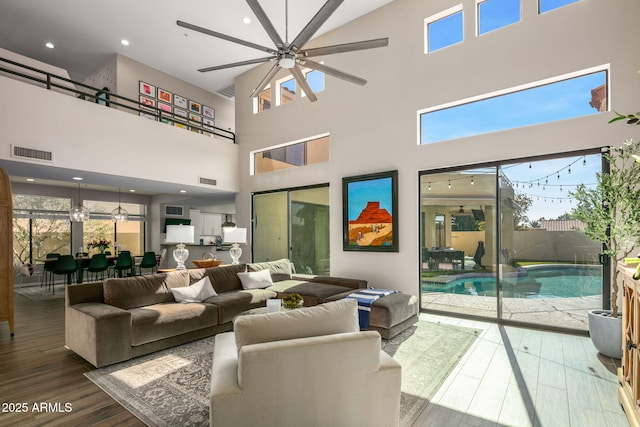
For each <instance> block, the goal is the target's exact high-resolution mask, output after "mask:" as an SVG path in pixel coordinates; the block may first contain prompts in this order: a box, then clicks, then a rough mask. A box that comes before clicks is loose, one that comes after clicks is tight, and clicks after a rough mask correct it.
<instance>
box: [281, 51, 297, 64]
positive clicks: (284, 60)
mask: <svg viewBox="0 0 640 427" xmlns="http://www.w3.org/2000/svg"><path fill="white" fill-rule="evenodd" d="M278 65H279V66H280V67H282V68H293V66H294V65H296V56H295V55H293V54H291V53H283V54H282V55H281V56H280V59H278Z"/></svg>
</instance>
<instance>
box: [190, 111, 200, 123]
mask: <svg viewBox="0 0 640 427" xmlns="http://www.w3.org/2000/svg"><path fill="white" fill-rule="evenodd" d="M189 120H191V121H192V122H198V123H200V122H201V121H202V116H199V115H197V114H193V113H189Z"/></svg>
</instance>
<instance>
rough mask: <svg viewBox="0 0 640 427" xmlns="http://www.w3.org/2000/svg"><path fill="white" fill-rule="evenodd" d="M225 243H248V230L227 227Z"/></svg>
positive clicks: (224, 229)
mask: <svg viewBox="0 0 640 427" xmlns="http://www.w3.org/2000/svg"><path fill="white" fill-rule="evenodd" d="M222 230H223V231H224V243H247V229H246V228H238V227H225V228H223V229H222Z"/></svg>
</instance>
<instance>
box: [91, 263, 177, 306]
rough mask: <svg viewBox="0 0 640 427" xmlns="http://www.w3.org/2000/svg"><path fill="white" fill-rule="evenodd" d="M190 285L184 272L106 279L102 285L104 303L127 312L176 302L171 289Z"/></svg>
mask: <svg viewBox="0 0 640 427" xmlns="http://www.w3.org/2000/svg"><path fill="white" fill-rule="evenodd" d="M187 285H189V276H188V274H187V273H185V272H183V271H173V272H171V273H160V274H149V275H147V276H135V277H122V278H120V277H118V278H109V279H106V280H105V281H104V283H103V285H102V287H103V291H104V302H105V303H106V304H109V305H113V306H115V307H119V308H122V309H125V310H128V309H130V308H136V307H144V306H145V305H152V304H161V303H166V302H175V300H174V298H173V294H172V293H171V291H170V290H169V289H171V288H173V287H183V286H187Z"/></svg>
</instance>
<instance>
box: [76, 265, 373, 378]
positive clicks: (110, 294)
mask: <svg viewBox="0 0 640 427" xmlns="http://www.w3.org/2000/svg"><path fill="white" fill-rule="evenodd" d="M238 273H240V274H238ZM207 282H208V283H210V288H212V290H213V293H211V289H209V285H207V284H206V283H207ZM203 286H204V287H203ZM366 286H367V282H366V281H364V280H356V279H344V278H336V277H317V276H297V275H295V274H294V273H293V271H292V267H291V263H290V262H289V261H288V260H286V259H285V260H278V261H274V262H269V263H255V264H239V265H230V266H221V267H216V268H201V269H189V270H182V271H174V272H170V273H159V274H151V275H146V276H137V277H125V278H108V279H106V280H104V281H103V282H97V283H86V284H79V285H70V286H67V289H66V296H65V298H66V301H65V343H66V346H67V347H68V348H69V349H71V350H72V351H74V352H75V353H77V354H78V355H80V356H81V357H83V358H84V359H86V360H87V361H88V362H90V363H91V364H92V365H94V366H95V367H101V366H106V365H110V364H113V363H117V362H121V361H124V360H128V359H131V358H133V357H137V356H141V355H143V354H148V353H152V352H155V351H158V350H161V349H164V348H167V347H172V346H175V345H179V344H183V343H186V342H189V341H192V340H196V339H200V338H204V337H207V336H210V335H213V334H216V333H219V332H223V331H229V330H231V329H232V320H233V318H234V317H235V316H237V315H238V314H240V313H241V312H243V311H246V310H249V309H252V308H256V307H261V306H264V305H266V300H267V299H270V298H277V297H281V296H283V295H285V294H287V293H292V292H295V293H299V294H300V295H302V297H303V298H304V301H305V305H316V304H320V303H322V302H324V301H325V300H327V299H328V298H330V297H334V298H336V296H338V298H339V296H340V295H343V294H344V295H346V294H348V293H351V292H354V291H355V290H356V289H359V288H366ZM207 289H209V290H208V291H207ZM194 290H197V292H195V293H194V292H191V291H194ZM189 294H192V295H189ZM185 295H186V296H185ZM180 301H182V302H180Z"/></svg>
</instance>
